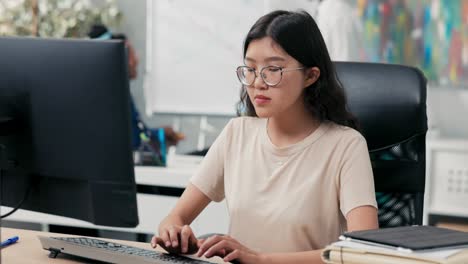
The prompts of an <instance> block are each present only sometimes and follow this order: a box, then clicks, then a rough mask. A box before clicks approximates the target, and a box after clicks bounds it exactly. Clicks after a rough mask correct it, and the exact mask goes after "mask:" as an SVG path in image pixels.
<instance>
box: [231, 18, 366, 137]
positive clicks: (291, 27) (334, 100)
mask: <svg viewBox="0 0 468 264" xmlns="http://www.w3.org/2000/svg"><path fill="white" fill-rule="evenodd" d="M264 37H271V38H272V39H273V40H274V41H275V42H276V43H277V44H278V45H280V46H281V47H282V48H283V49H284V50H285V51H286V52H287V53H288V54H289V55H290V56H292V57H293V58H294V59H296V60H297V61H298V62H300V63H301V64H302V65H303V66H305V67H318V68H319V69H320V77H319V78H318V80H317V81H316V82H315V83H313V84H312V85H310V86H309V87H307V88H305V89H304V100H305V106H306V107H307V109H308V110H309V111H310V112H311V113H312V114H313V115H314V117H315V118H318V119H319V120H320V121H324V120H330V121H333V122H335V123H337V124H340V125H344V126H348V127H351V128H354V129H356V130H359V124H358V121H357V119H356V118H355V117H354V115H353V114H351V113H350V112H349V110H348V109H347V108H348V107H347V102H346V96H345V92H344V89H343V87H342V84H341V82H340V80H339V79H338V76H337V74H336V70H335V66H334V65H333V63H332V61H331V59H330V55H329V54H328V50H327V47H326V45H325V41H324V40H323V37H322V34H321V33H320V30H319V28H318V26H317V24H316V23H315V21H314V19H313V18H312V17H311V16H310V15H309V14H308V13H307V12H305V11H298V12H290V11H283V10H278V11H273V12H271V13H268V14H266V15H264V16H262V17H261V18H259V19H258V20H257V22H255V24H254V25H253V26H252V28H251V29H250V31H249V33H248V34H247V37H246V38H245V42H244V57H245V54H246V52H247V48H248V47H249V44H250V42H252V41H253V40H256V39H261V38H264ZM237 114H238V115H247V116H257V114H256V112H255V108H254V106H253V105H252V102H251V101H250V99H249V96H248V94H247V91H246V89H241V95H240V102H239V103H238V104H237Z"/></svg>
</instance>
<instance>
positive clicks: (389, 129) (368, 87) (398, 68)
mask: <svg viewBox="0 0 468 264" xmlns="http://www.w3.org/2000/svg"><path fill="white" fill-rule="evenodd" d="M335 67H336V70H337V74H338V77H339V79H340V81H341V83H342V84H343V87H344V89H345V91H346V95H347V98H348V104H349V109H350V110H351V112H352V113H353V114H354V115H356V117H357V118H358V120H359V122H360V124H361V128H362V133H363V135H364V137H365V138H366V140H367V145H368V147H369V150H376V149H380V148H384V147H387V146H391V145H394V144H397V143H399V142H402V141H404V140H406V139H409V138H411V137H413V136H415V135H420V134H425V132H426V131H427V116H426V78H425V77H424V75H423V73H422V72H421V71H420V70H418V69H416V68H414V67H408V66H402V65H393V64H381V63H358V62H335Z"/></svg>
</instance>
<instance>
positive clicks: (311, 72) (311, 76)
mask: <svg viewBox="0 0 468 264" xmlns="http://www.w3.org/2000/svg"><path fill="white" fill-rule="evenodd" d="M305 73H306V75H305V82H304V85H305V87H309V86H310V85H312V84H313V83H315V82H316V81H317V80H318V78H319V77H320V69H319V68H317V67H311V68H307V69H306V71H305ZM305 87H304V88H305Z"/></svg>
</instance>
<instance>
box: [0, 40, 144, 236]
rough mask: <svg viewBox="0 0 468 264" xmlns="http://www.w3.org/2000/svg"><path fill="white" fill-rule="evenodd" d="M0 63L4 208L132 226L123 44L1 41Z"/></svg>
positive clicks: (133, 192) (133, 188)
mask: <svg viewBox="0 0 468 264" xmlns="http://www.w3.org/2000/svg"><path fill="white" fill-rule="evenodd" d="M0 58H1V59H0V147H1V148H0V150H1V151H0V161H3V162H0V164H2V165H1V167H2V170H1V172H0V174H1V176H0V178H1V194H0V195H1V204H2V205H5V206H9V207H13V208H14V207H16V206H18V205H20V208H21V209H27V210H33V211H39V212H44V213H50V214H55V215H61V216H67V217H72V218H76V219H81V220H85V221H89V222H91V223H94V224H97V225H107V226H118V227H134V226H136V225H137V224H138V215H137V202H136V184H135V177H134V169H133V159H132V150H131V134H130V133H131V130H130V105H129V102H130V98H129V96H130V95H129V80H128V75H127V58H126V51H125V45H124V43H123V42H122V41H117V40H116V41H93V40H70V39H66V40H65V39H40V38H0ZM2 153H3V155H2ZM2 156H3V158H2ZM5 213H6V212H3V211H2V212H1V214H2V215H4V214H5Z"/></svg>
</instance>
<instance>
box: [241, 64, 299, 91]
mask: <svg viewBox="0 0 468 264" xmlns="http://www.w3.org/2000/svg"><path fill="white" fill-rule="evenodd" d="M302 69H304V67H300V68H282V67H279V66H266V67H263V68H262V69H261V70H260V76H261V77H262V79H263V81H264V82H265V84H266V85H268V86H275V85H278V84H279V83H280V82H281V79H282V78H283V72H288V71H296V70H302ZM236 73H237V78H239V81H240V82H241V83H242V84H243V85H248V86H250V85H252V84H253V83H254V82H255V79H256V78H257V77H258V76H257V71H256V70H255V69H254V68H251V67H249V66H239V67H237V70H236Z"/></svg>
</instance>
